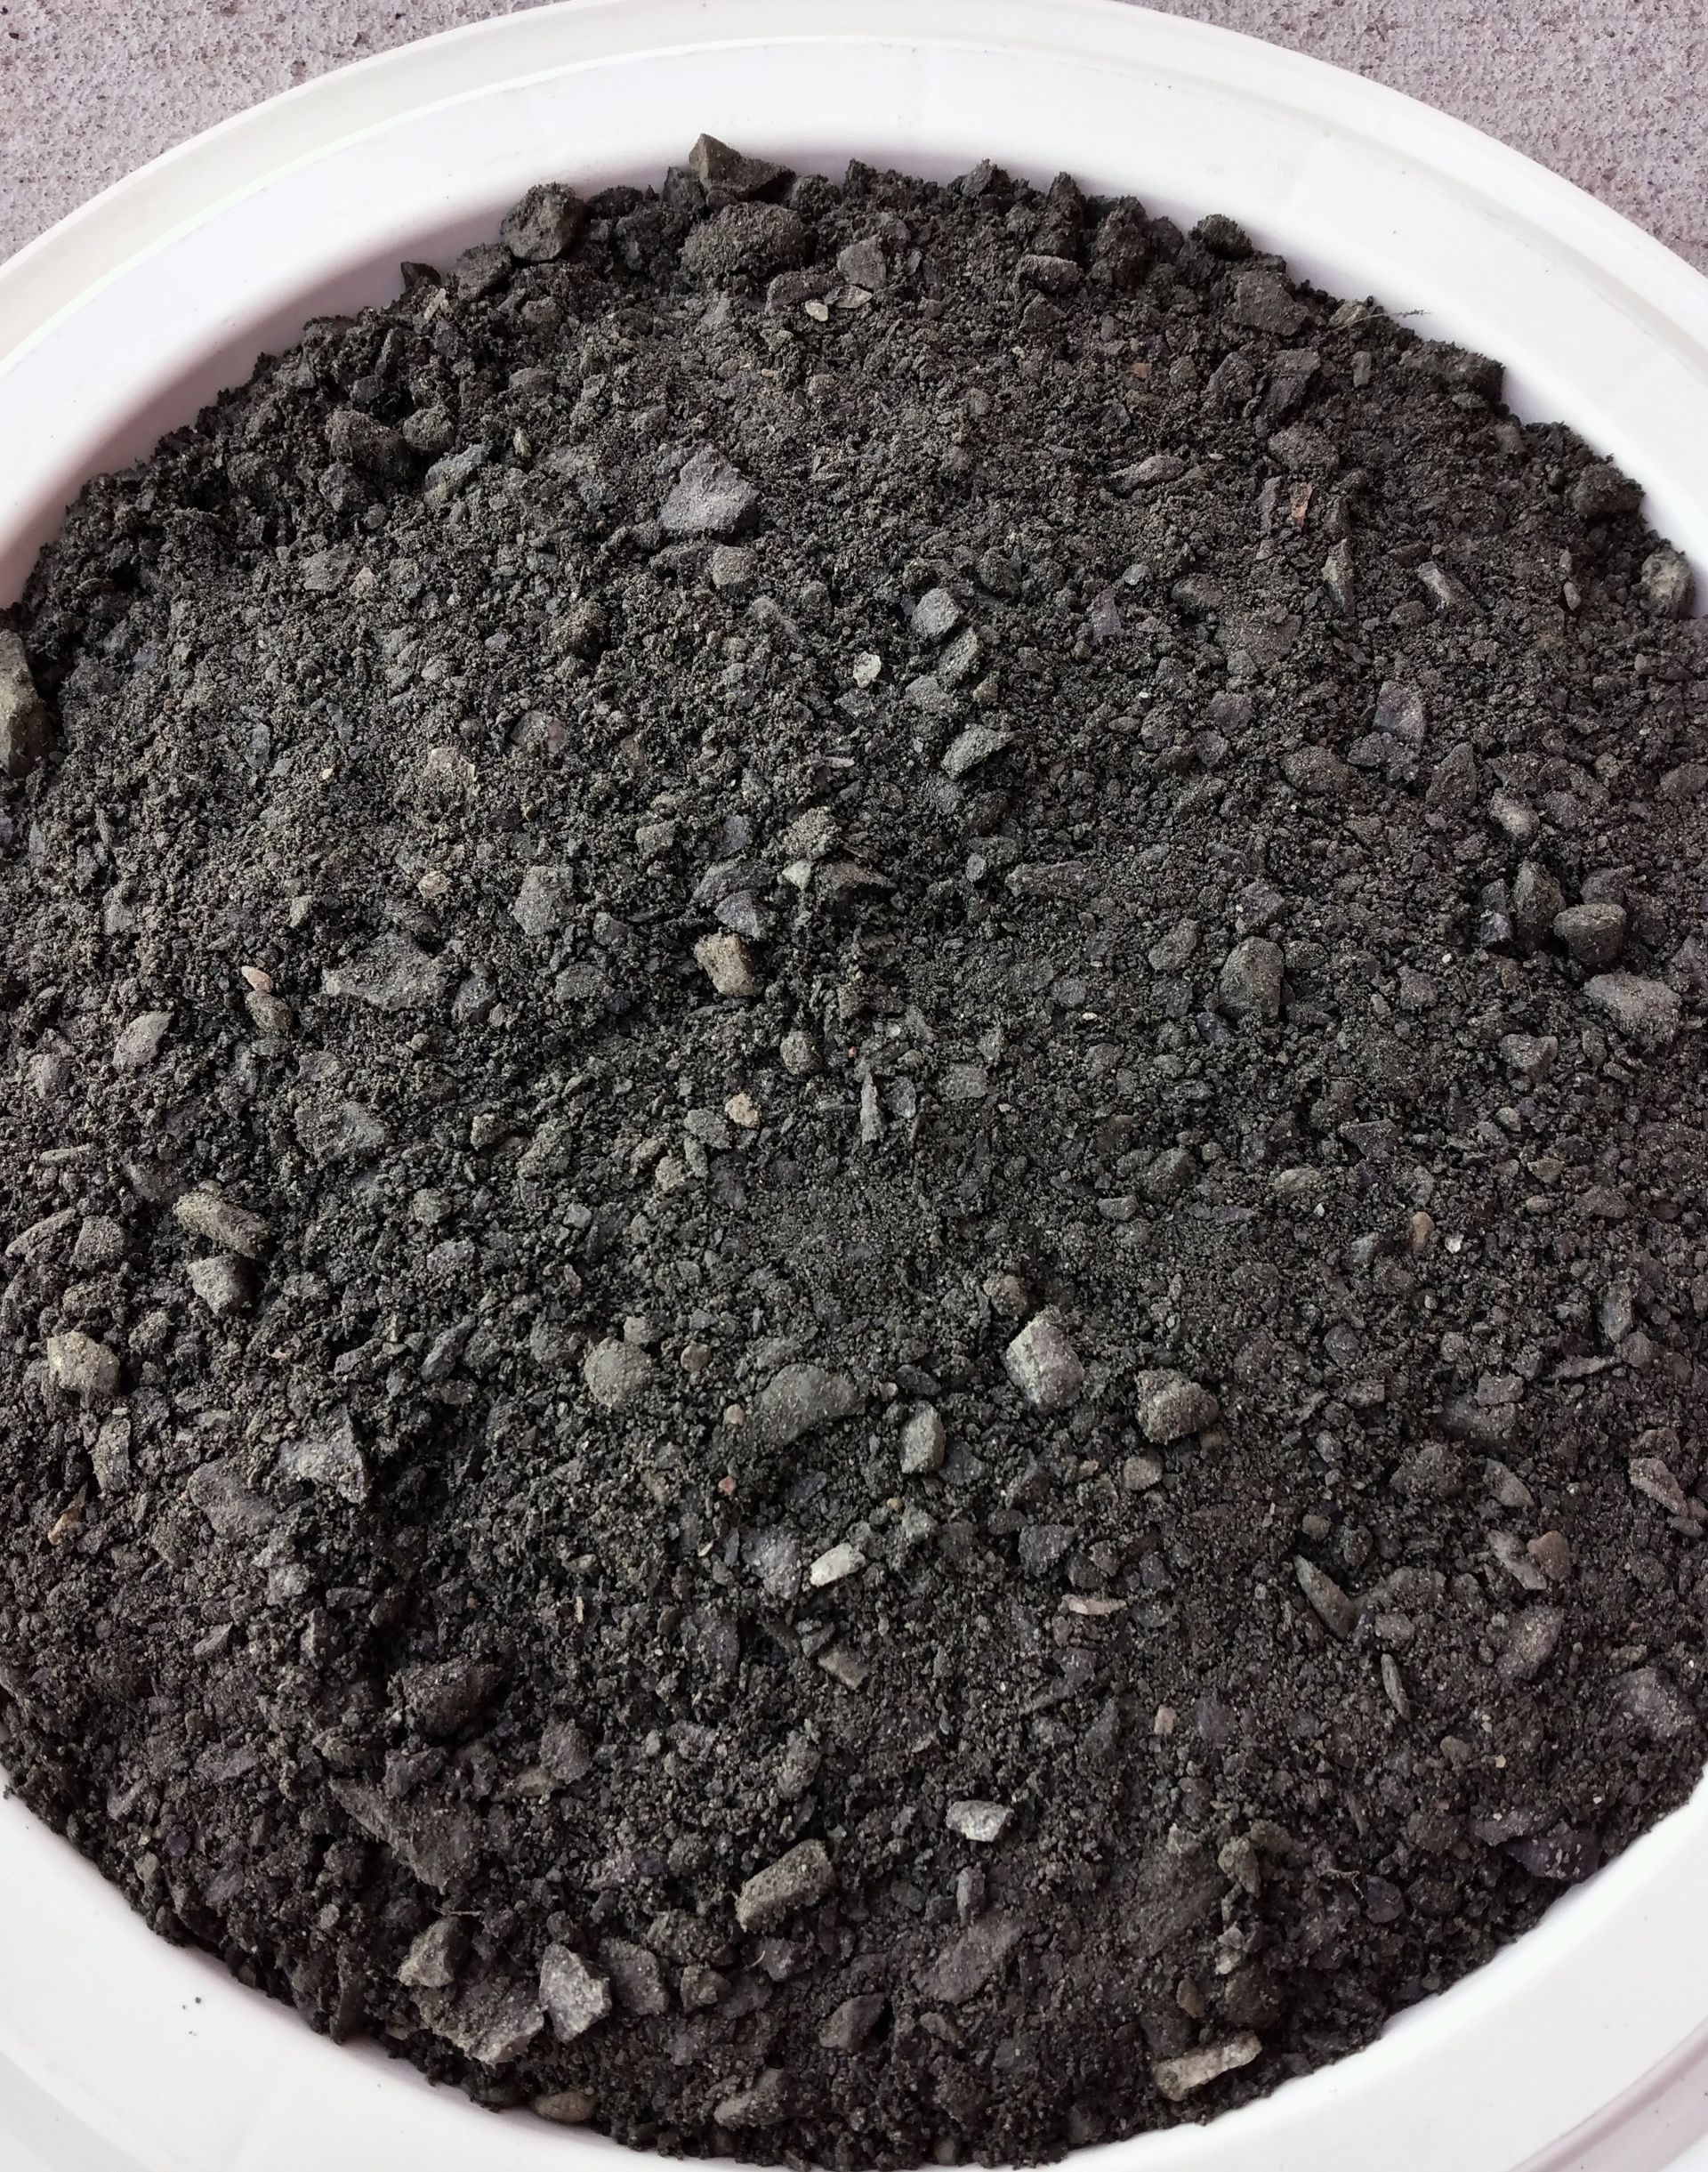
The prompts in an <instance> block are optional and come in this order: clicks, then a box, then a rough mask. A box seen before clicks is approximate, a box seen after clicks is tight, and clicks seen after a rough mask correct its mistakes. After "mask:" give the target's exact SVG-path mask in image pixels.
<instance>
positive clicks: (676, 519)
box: [658, 445, 759, 536]
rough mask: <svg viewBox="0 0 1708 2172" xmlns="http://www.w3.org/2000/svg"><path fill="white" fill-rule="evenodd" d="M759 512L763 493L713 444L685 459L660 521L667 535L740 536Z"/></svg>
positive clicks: (703, 447) (660, 513)
mask: <svg viewBox="0 0 1708 2172" xmlns="http://www.w3.org/2000/svg"><path fill="white" fill-rule="evenodd" d="M758 512H759V493H758V491H757V490H755V489H754V488H753V484H752V483H750V482H749V481H748V480H747V478H746V477H745V475H742V474H738V473H737V471H736V470H735V469H734V468H733V467H731V466H730V464H729V462H728V461H727V460H726V459H725V458H724V456H723V455H722V454H721V453H720V452H718V451H716V450H715V449H714V448H713V447H712V446H710V445H703V446H701V448H700V449H699V450H698V451H697V453H694V454H692V455H690V456H689V458H688V459H687V460H685V461H684V462H683V464H682V466H681V471H680V472H679V473H678V475H677V478H676V485H675V488H673V490H672V491H671V493H670V496H669V497H667V498H666V499H665V502H664V505H663V507H662V508H661V509H660V512H659V514H658V525H659V526H660V527H661V528H662V529H664V531H665V534H666V535H667V536H737V535H739V534H740V533H741V532H742V530H743V529H746V528H750V527H751V526H752V525H753V521H754V519H755V518H756V517H757V515H758Z"/></svg>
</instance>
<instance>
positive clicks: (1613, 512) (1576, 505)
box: [1567, 460, 1643, 521]
mask: <svg viewBox="0 0 1708 2172" xmlns="http://www.w3.org/2000/svg"><path fill="white" fill-rule="evenodd" d="M1567 497H1568V499H1569V501H1570V504H1571V508H1572V511H1573V512H1574V513H1576V515H1577V516H1578V518H1579V520H1581V521H1611V520H1615V519H1616V518H1617V517H1618V516H1619V515H1620V514H1621V513H1635V512H1636V511H1637V509H1638V507H1639V506H1640V505H1641V504H1642V502H1643V488H1642V485H1641V484H1640V483H1636V482H1632V481H1631V478H1630V477H1629V476H1628V475H1625V474H1623V473H1622V472H1620V470H1619V469H1618V468H1616V467H1615V465H1614V464H1613V463H1612V461H1611V460H1598V461H1595V462H1593V463H1591V465H1590V466H1588V467H1585V468H1580V469H1579V471H1578V472H1577V475H1576V477H1575V480H1574V481H1573V483H1572V487H1571V489H1570V490H1569V491H1568V492H1567Z"/></svg>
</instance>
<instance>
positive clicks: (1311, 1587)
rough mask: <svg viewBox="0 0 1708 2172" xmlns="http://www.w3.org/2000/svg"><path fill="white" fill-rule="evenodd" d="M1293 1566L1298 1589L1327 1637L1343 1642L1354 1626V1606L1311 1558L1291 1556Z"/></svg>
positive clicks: (1355, 1613)
mask: <svg viewBox="0 0 1708 2172" xmlns="http://www.w3.org/2000/svg"><path fill="white" fill-rule="evenodd" d="M1293 1573H1294V1574H1295V1575H1296V1576H1297V1578H1298V1579H1299V1588H1300V1590H1301V1591H1302V1592H1303V1593H1304V1595H1305V1596H1306V1598H1307V1599H1308V1600H1309V1602H1310V1603H1311V1606H1312V1607H1313V1609H1314V1610H1315V1611H1316V1613H1317V1619H1319V1620H1320V1621H1321V1623H1322V1625H1323V1627H1325V1629H1326V1630H1327V1631H1328V1633H1329V1635H1331V1636H1336V1637H1338V1638H1339V1639H1340V1640H1341V1643H1345V1642H1346V1640H1347V1638H1348V1637H1349V1636H1350V1635H1351V1634H1352V1632H1353V1630H1354V1629H1355V1628H1356V1627H1358V1607H1357V1605H1356V1604H1355V1603H1354V1602H1353V1601H1352V1600H1351V1599H1349V1598H1348V1596H1347V1595H1346V1594H1345V1592H1343V1591H1342V1590H1341V1587H1340V1586H1339V1585H1338V1584H1337V1583H1336V1582H1335V1581H1334V1579H1333V1577H1332V1576H1330V1575H1329V1574H1328V1572H1327V1570H1324V1569H1319V1568H1318V1567H1317V1564H1316V1562H1314V1561H1307V1560H1306V1559H1305V1557H1304V1555H1303V1554H1295V1555H1294V1557H1293Z"/></svg>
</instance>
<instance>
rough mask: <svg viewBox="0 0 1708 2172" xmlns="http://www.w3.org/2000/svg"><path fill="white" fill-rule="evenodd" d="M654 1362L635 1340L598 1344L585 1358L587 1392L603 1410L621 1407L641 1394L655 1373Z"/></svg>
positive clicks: (583, 1376) (582, 1369)
mask: <svg viewBox="0 0 1708 2172" xmlns="http://www.w3.org/2000/svg"><path fill="white" fill-rule="evenodd" d="M653 1369H654V1368H653V1361H652V1359H651V1357H650V1356H649V1354H648V1353H647V1352H646V1351H644V1350H642V1349H641V1348H640V1347H639V1345H638V1344H634V1343H624V1342H619V1341H616V1340H615V1339H612V1340H608V1341H606V1342H602V1343H596V1344H594V1345H593V1347H592V1349H591V1350H590V1351H589V1352H587V1355H586V1357H585V1358H584V1360H583V1361H582V1368H581V1377H582V1379H583V1380H584V1382H585V1383H586V1387H587V1393H589V1394H590V1395H591V1396H592V1399H593V1401H595V1402H596V1403H597V1404H598V1405H599V1407H600V1409H601V1410H622V1409H626V1408H627V1407H628V1405H629V1404H630V1403H632V1401H634V1399H635V1397H636V1396H637V1395H639V1394H640V1393H641V1391H642V1389H644V1388H645V1387H646V1385H647V1384H648V1382H649V1380H650V1379H651V1378H652V1375H653Z"/></svg>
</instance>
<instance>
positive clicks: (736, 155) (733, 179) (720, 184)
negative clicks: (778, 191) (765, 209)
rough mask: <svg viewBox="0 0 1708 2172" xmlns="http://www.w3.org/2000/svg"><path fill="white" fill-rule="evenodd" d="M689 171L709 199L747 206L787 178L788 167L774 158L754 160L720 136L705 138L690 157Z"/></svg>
mask: <svg viewBox="0 0 1708 2172" xmlns="http://www.w3.org/2000/svg"><path fill="white" fill-rule="evenodd" d="M688 170H689V173H690V174H693V176H694V178H695V179H696V180H697V182H700V184H701V185H702V187H704V188H705V191H706V193H707V195H708V196H710V197H712V198H714V200H719V201H721V202H724V203H743V202H745V201H746V200H747V198H750V197H755V196H759V195H761V193H762V192H763V191H764V190H767V189H769V188H773V187H775V186H776V184H777V182H780V181H782V180H784V179H786V176H787V174H788V168H787V167H786V166H778V165H777V163H776V162H775V160H773V159H770V158H754V157H750V156H749V155H748V154H747V153H746V152H745V151H738V150H737V149H735V148H734V147H733V146H732V145H730V144H728V143H726V142H724V141H722V140H721V138H720V137H718V136H709V135H701V136H697V137H696V138H695V141H694V148H693V149H692V150H690V151H689V154H688Z"/></svg>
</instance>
